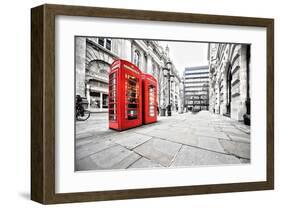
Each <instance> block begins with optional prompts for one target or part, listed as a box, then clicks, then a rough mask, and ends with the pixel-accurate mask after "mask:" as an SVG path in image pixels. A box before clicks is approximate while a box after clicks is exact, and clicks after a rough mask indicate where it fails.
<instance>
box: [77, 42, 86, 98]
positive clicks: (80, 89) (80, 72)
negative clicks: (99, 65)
mask: <svg viewBox="0 0 281 209" xmlns="http://www.w3.org/2000/svg"><path fill="white" fill-rule="evenodd" d="M75 47H76V48H75V49H76V51H75V74H76V83H75V85H76V86H75V89H76V92H75V94H76V95H77V94H79V95H80V96H82V97H85V96H86V95H85V72H86V38H84V37H76V38H75Z"/></svg>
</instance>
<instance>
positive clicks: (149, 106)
mask: <svg viewBox="0 0 281 209" xmlns="http://www.w3.org/2000/svg"><path fill="white" fill-rule="evenodd" d="M142 88H143V94H142V96H143V124H148V123H154V122H156V121H157V114H158V112H157V106H158V102H157V80H156V79H155V78H154V77H153V76H152V75H150V74H142Z"/></svg>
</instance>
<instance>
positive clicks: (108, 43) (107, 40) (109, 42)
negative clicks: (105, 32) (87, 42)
mask: <svg viewBox="0 0 281 209" xmlns="http://www.w3.org/2000/svg"><path fill="white" fill-rule="evenodd" d="M105 48H107V49H108V50H109V51H111V39H106V46H105Z"/></svg>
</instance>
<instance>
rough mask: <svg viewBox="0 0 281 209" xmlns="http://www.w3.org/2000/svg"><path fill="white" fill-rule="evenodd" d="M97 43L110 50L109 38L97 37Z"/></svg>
mask: <svg viewBox="0 0 281 209" xmlns="http://www.w3.org/2000/svg"><path fill="white" fill-rule="evenodd" d="M98 44H99V45H101V46H102V47H104V48H106V49H107V50H109V51H111V39H108V38H98Z"/></svg>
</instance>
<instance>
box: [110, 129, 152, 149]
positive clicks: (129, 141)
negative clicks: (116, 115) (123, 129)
mask: <svg viewBox="0 0 281 209" xmlns="http://www.w3.org/2000/svg"><path fill="white" fill-rule="evenodd" d="M151 138H152V137H151V136H146V135H142V134H138V133H125V134H120V135H118V136H116V137H114V138H113V139H112V141H113V142H114V143H117V144H119V145H121V146H123V147H126V148H127V149H133V148H135V147H137V146H139V145H141V144H143V143H144V142H146V141H147V140H149V139H151Z"/></svg>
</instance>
